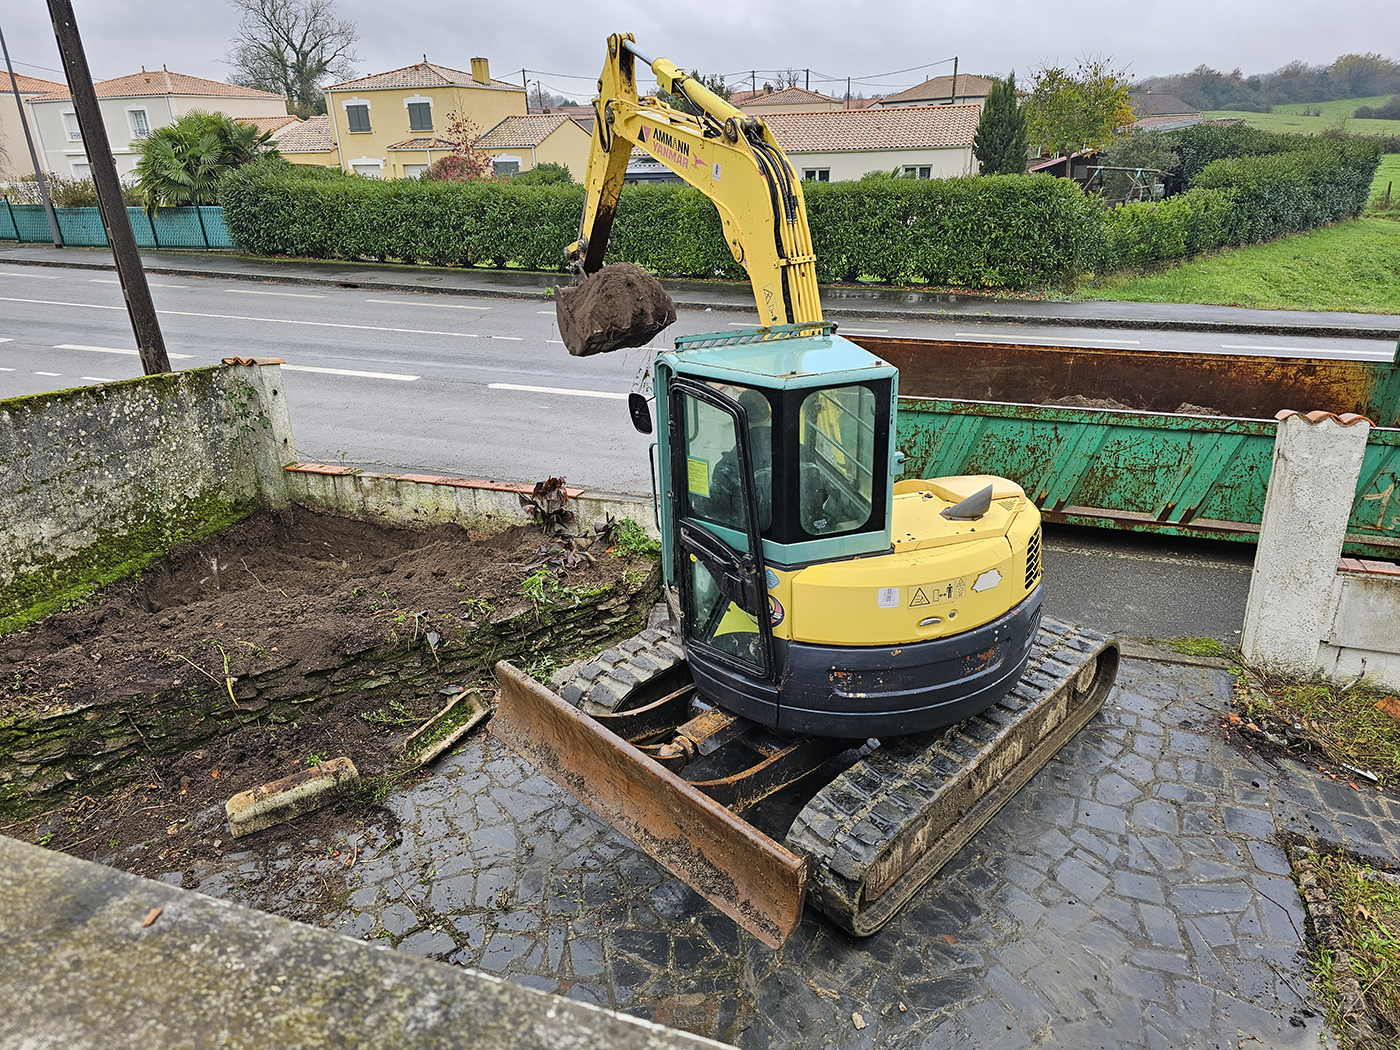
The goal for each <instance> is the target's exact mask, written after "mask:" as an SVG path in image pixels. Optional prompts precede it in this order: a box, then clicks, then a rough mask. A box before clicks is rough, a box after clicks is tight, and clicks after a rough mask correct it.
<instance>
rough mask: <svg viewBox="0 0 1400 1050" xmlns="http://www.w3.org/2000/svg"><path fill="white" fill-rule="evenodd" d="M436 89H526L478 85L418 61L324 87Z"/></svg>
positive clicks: (500, 82) (444, 68)
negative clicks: (385, 71)
mask: <svg viewBox="0 0 1400 1050" xmlns="http://www.w3.org/2000/svg"><path fill="white" fill-rule="evenodd" d="M435 87H474V88H482V89H483V90H485V89H490V90H493V91H519V92H521V93H522V94H523V93H524V91H525V88H524V87H522V86H521V85H520V84H508V83H506V82H505V81H504V80H492V81H491V82H490V83H487V84H478V83H477V82H476V81H475V80H473V79H472V75H471V74H470V73H464V72H463V71H462V70H460V69H452V68H450V67H449V66H440V65H437V64H436V63H434V62H418V63H416V64H414V65H411V66H404V67H402V68H401V69H391V70H389V71H388V72H387V73H371V74H370V75H369V76H365V77H357V78H356V79H354V80H345V81H342V82H341V83H339V84H327V85H326V88H325V90H327V91H350V90H365V91H369V90H373V89H376V88H435Z"/></svg>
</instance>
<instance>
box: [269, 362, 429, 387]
mask: <svg viewBox="0 0 1400 1050" xmlns="http://www.w3.org/2000/svg"><path fill="white" fill-rule="evenodd" d="M282 371H284V372H320V373H322V374H324V375H328V376H362V377H364V378H365V379H397V380H399V381H400V382H403V383H411V382H413V381H414V380H415V379H422V378H423V377H422V376H406V375H400V374H399V373H398V372H359V371H356V370H355V369H353V368H312V367H311V366H310V365H283V366H282Z"/></svg>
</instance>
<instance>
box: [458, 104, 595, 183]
mask: <svg viewBox="0 0 1400 1050" xmlns="http://www.w3.org/2000/svg"><path fill="white" fill-rule="evenodd" d="M592 145H593V133H592V132H591V131H589V130H587V129H586V128H584V126H583V125H582V124H580V123H579V122H578V121H576V120H574V119H573V117H568V116H565V115H564V114H562V113H532V114H530V115H528V116H524V117H519V116H516V117H506V119H505V120H503V121H501V122H500V123H499V124H497V125H496V126H495V127H494V128H492V129H491V130H490V131H488V132H487V133H486V134H485V135H482V136H481V137H480V138H479V139H477V140H476V148H477V149H479V150H482V151H483V152H485V153H487V154H489V155H490V157H491V163H492V166H493V167H494V168H495V169H496V174H497V175H510V174H514V173H516V172H524V171H529V170H530V169H531V168H533V167H535V166H536V165H538V164H562V165H564V166H565V167H566V168H568V169H569V174H570V175H572V176H573V177H574V181H575V182H582V181H583V179H584V177H585V175H587V173H588V151H589V149H591V148H592Z"/></svg>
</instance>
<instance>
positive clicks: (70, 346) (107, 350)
mask: <svg viewBox="0 0 1400 1050" xmlns="http://www.w3.org/2000/svg"><path fill="white" fill-rule="evenodd" d="M54 349H55V350H90V351H92V352H93V353H94V354H126V355H127V356H128V357H140V356H141V351H139V350H124V349H122V348H121V347H119V346H82V345H81V344H79V343H58V344H57V345H55V346H54ZM165 356H166V357H170V358H176V359H178V360H182V361H187V360H189V359H190V358H191V357H193V356H194V354H172V353H170V352H169V351H167V352H166V355H165Z"/></svg>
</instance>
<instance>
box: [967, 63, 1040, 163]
mask: <svg viewBox="0 0 1400 1050" xmlns="http://www.w3.org/2000/svg"><path fill="white" fill-rule="evenodd" d="M1028 150H1029V136H1028V133H1027V131H1026V115H1025V113H1023V112H1022V111H1021V108H1020V106H1019V105H1017V101H1016V72H1015V70H1012V72H1011V75H1010V76H1008V77H1007V78H1006V79H1005V80H997V81H994V82H993V83H992V89H991V90H990V91H989V92H988V93H987V101H986V104H985V105H983V107H982V116H981V117H980V118H979V119H978V121H977V132H976V134H975V135H974V136H973V139H972V153H973V155H974V156H975V157H976V158H977V160H978V163H980V164H981V166H982V174H983V175H1024V174H1025V173H1026V158H1027V156H1028V155H1029V154H1028Z"/></svg>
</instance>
